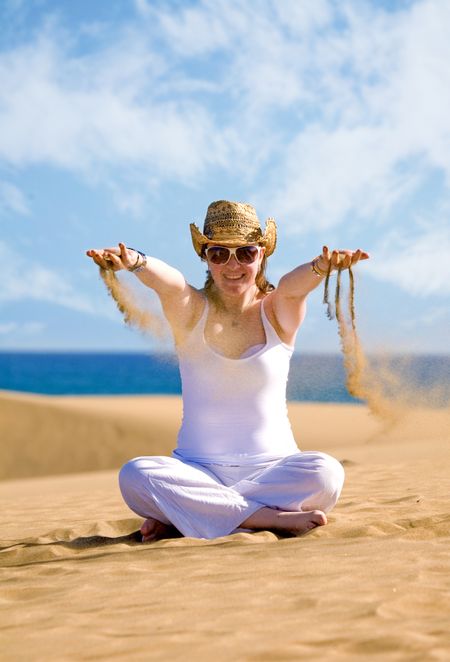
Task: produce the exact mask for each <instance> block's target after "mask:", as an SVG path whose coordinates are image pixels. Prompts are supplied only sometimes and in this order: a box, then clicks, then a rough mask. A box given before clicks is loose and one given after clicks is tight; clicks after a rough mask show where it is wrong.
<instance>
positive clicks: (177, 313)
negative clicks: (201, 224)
mask: <svg viewBox="0 0 450 662" xmlns="http://www.w3.org/2000/svg"><path fill="white" fill-rule="evenodd" d="M86 255H88V256H89V257H91V258H92V259H93V260H94V262H95V263H96V264H98V266H100V267H102V268H103V269H112V270H113V271H120V270H121V269H125V270H128V271H132V272H133V273H134V274H135V275H136V277H137V278H139V280H140V281H141V282H142V283H143V284H144V285H146V286H147V287H149V288H151V289H152V290H154V291H155V292H156V293H157V295H158V296H159V298H160V300H161V304H162V306H163V310H164V314H165V316H166V317H167V320H168V321H169V323H170V325H171V326H172V328H173V330H174V333H175V335H177V331H178V330H179V329H181V330H183V329H184V328H185V327H188V326H189V325H190V322H191V319H192V318H193V317H196V315H197V308H198V307H199V306H201V302H202V297H201V295H200V294H199V292H198V291H197V290H196V289H195V288H193V287H192V286H191V285H189V283H187V282H186V279H185V277H184V276H183V274H182V273H181V272H180V271H178V270H177V269H175V268H174V267H171V266H170V265H169V264H166V263H165V262H163V261H162V260H159V259H157V258H155V257H148V256H145V259H144V257H143V256H142V254H140V253H139V252H138V251H136V250H135V249H133V248H127V247H126V246H125V244H122V243H119V246H118V247H112V248H103V249H99V250H96V249H91V250H88V251H86Z"/></svg>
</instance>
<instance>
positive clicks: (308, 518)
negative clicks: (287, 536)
mask: <svg viewBox="0 0 450 662" xmlns="http://www.w3.org/2000/svg"><path fill="white" fill-rule="evenodd" d="M278 522H279V525H278V526H277V527H276V528H278V529H279V530H281V531H287V532H288V533H291V534H292V535H294V536H301V535H302V533H306V532H307V531H311V529H315V528H316V527H317V526H325V524H326V523H327V516H326V515H325V513H323V512H322V511H321V510H310V511H307V512H304V513H303V512H302V513H290V512H280V514H279V520H278Z"/></svg>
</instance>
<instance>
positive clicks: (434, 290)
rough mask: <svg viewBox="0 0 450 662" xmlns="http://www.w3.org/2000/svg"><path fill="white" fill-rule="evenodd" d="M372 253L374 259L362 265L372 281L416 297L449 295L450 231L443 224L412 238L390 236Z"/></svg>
mask: <svg viewBox="0 0 450 662" xmlns="http://www.w3.org/2000/svg"><path fill="white" fill-rule="evenodd" d="M375 253H376V259H373V260H369V261H368V262H367V263H365V265H364V268H365V269H366V270H367V273H370V274H371V275H372V276H374V277H375V278H377V279H379V280H382V281H385V282H388V283H390V284H393V285H396V286H397V287H400V288H402V289H403V290H405V291H407V292H408V293H409V294H413V295H416V296H419V297H427V296H430V295H438V296H448V295H450V260H449V259H448V255H449V254H450V230H449V228H448V224H446V223H445V222H444V223H441V224H440V225H438V226H435V227H432V228H427V229H426V230H424V231H422V232H421V233H417V234H415V235H413V236H405V234H403V233H400V232H399V231H398V230H394V231H392V232H389V233H388V234H387V235H386V237H385V238H384V239H383V242H382V243H380V245H379V246H378V247H377V248H376V251H375Z"/></svg>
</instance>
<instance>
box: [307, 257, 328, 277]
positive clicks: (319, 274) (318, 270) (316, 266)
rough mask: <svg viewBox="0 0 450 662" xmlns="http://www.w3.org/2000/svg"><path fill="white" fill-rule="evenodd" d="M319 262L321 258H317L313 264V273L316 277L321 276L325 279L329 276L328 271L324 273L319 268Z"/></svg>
mask: <svg viewBox="0 0 450 662" xmlns="http://www.w3.org/2000/svg"><path fill="white" fill-rule="evenodd" d="M318 261H319V258H318V257H316V258H314V260H313V261H312V262H311V271H312V272H313V273H314V274H315V275H316V276H319V277H320V278H324V277H325V276H328V271H324V270H323V269H321V268H320V267H319V265H318V264H317V263H318Z"/></svg>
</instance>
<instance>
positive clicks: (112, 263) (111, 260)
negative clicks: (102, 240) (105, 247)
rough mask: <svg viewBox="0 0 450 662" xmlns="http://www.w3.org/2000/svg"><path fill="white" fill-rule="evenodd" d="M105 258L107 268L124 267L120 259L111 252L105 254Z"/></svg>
mask: <svg viewBox="0 0 450 662" xmlns="http://www.w3.org/2000/svg"><path fill="white" fill-rule="evenodd" d="M105 260H106V262H107V263H108V265H109V269H114V271H119V269H124V266H123V264H122V260H121V259H120V258H119V257H117V255H113V254H112V253H109V254H106V256H105Z"/></svg>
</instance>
